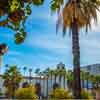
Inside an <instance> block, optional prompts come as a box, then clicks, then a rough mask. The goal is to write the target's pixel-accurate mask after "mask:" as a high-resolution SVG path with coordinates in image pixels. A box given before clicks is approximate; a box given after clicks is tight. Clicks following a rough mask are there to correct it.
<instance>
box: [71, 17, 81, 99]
mask: <svg viewBox="0 0 100 100" xmlns="http://www.w3.org/2000/svg"><path fill="white" fill-rule="evenodd" d="M72 53H73V66H74V69H73V72H74V87H73V94H74V97H75V99H80V98H81V96H80V93H81V80H80V47H79V34H78V25H77V21H76V19H75V18H73V23H72Z"/></svg>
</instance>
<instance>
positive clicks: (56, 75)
mask: <svg viewBox="0 0 100 100" xmlns="http://www.w3.org/2000/svg"><path fill="white" fill-rule="evenodd" d="M56 78H57V75H55V79H54V80H55V82H54V84H55V83H56Z"/></svg>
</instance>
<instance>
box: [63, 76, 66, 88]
mask: <svg viewBox="0 0 100 100" xmlns="http://www.w3.org/2000/svg"><path fill="white" fill-rule="evenodd" d="M63 86H64V89H65V87H66V86H65V75H64V81H63Z"/></svg>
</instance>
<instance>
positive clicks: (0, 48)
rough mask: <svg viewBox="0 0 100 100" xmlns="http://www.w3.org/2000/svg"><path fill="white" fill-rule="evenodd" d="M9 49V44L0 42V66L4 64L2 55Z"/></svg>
mask: <svg viewBox="0 0 100 100" xmlns="http://www.w3.org/2000/svg"><path fill="white" fill-rule="evenodd" d="M7 51H8V46H7V45H6V44H4V43H3V44H0V67H1V65H2V56H3V55H4V54H5V53H6V52H7Z"/></svg>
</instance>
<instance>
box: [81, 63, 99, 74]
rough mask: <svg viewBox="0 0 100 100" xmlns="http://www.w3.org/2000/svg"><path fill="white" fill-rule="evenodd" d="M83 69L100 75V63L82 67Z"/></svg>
mask: <svg viewBox="0 0 100 100" xmlns="http://www.w3.org/2000/svg"><path fill="white" fill-rule="evenodd" d="M81 70H83V71H86V72H89V73H90V74H93V75H100V64H93V65H87V66H83V67H81Z"/></svg>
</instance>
